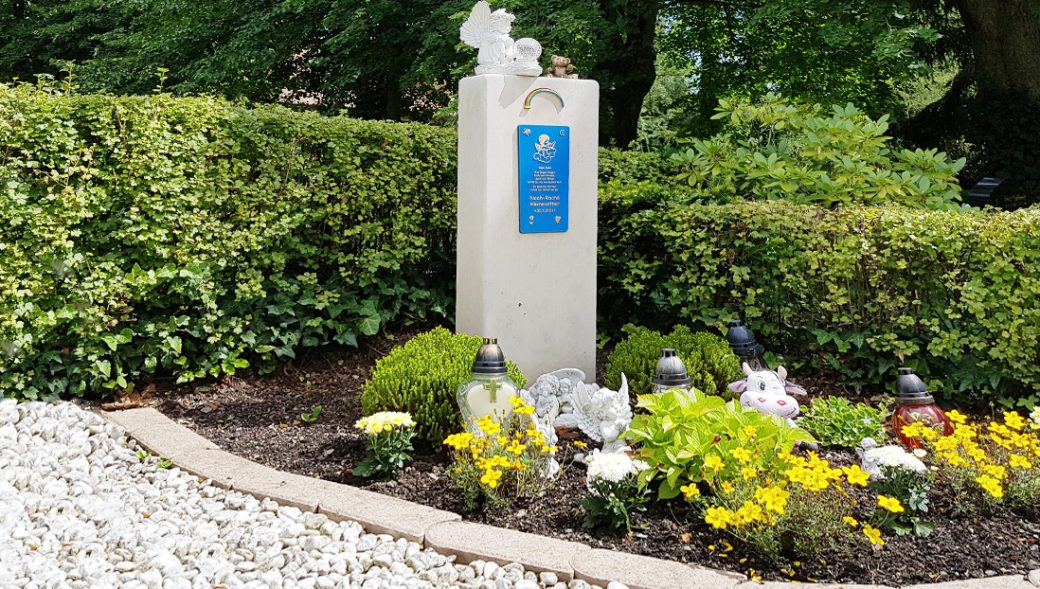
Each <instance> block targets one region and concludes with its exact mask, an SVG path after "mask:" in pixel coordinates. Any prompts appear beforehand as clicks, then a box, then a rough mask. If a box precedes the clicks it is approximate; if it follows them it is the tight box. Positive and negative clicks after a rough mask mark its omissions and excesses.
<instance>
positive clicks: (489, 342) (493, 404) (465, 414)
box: [456, 338, 519, 432]
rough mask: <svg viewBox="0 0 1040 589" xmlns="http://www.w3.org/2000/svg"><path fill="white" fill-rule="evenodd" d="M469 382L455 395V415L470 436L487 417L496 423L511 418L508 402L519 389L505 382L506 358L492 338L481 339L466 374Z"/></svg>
mask: <svg viewBox="0 0 1040 589" xmlns="http://www.w3.org/2000/svg"><path fill="white" fill-rule="evenodd" d="M470 372H471V375H470V380H469V382H466V383H463V384H462V385H461V386H460V387H459V390H458V393H456V399H457V400H458V403H459V411H461V412H462V419H463V422H464V423H465V424H466V429H467V430H469V431H470V432H477V431H479V428H477V421H479V420H480V419H481V418H483V417H486V416H488V415H490V416H492V417H494V418H495V419H496V420H498V421H499V422H502V421H504V420H505V419H507V418H508V417H509V416H510V415H512V414H513V401H512V398H513V397H515V396H517V395H518V394H519V387H517V386H516V383H515V382H513V381H512V379H510V378H509V368H508V366H507V365H506V356H505V354H504V353H503V352H502V348H501V347H499V345H498V340H497V339H495V338H484V342H483V344H482V345H481V346H480V349H479V350H477V355H476V357H475V358H474V359H473V367H472V368H471V370H470Z"/></svg>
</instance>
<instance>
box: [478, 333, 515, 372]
mask: <svg viewBox="0 0 1040 589" xmlns="http://www.w3.org/2000/svg"><path fill="white" fill-rule="evenodd" d="M471 370H472V372H473V374H483V375H489V376H505V375H506V374H508V372H509V369H508V367H507V366H506V355H505V354H504V353H502V348H500V347H499V345H498V339H497V338H493V337H486V338H484V343H483V344H482V345H481V346H480V349H479V350H477V356H476V358H474V359H473V368H472V369H471Z"/></svg>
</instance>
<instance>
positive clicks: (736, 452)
mask: <svg viewBox="0 0 1040 589" xmlns="http://www.w3.org/2000/svg"><path fill="white" fill-rule="evenodd" d="M729 454H730V456H732V457H734V458H736V459H737V460H738V461H740V463H741V464H747V463H748V462H751V452H749V451H748V449H747V448H734V449H732V450H730V451H729Z"/></svg>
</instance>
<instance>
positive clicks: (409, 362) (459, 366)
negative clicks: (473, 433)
mask: <svg viewBox="0 0 1040 589" xmlns="http://www.w3.org/2000/svg"><path fill="white" fill-rule="evenodd" d="M481 341H482V340H481V339H480V338H479V337H475V336H472V335H467V334H464V333H460V334H453V333H451V332H450V331H448V330H447V329H445V328H443V327H438V328H436V329H433V330H431V331H427V332H426V333H422V334H419V335H417V336H415V337H414V338H412V339H411V340H409V341H408V342H407V343H405V344H404V345H403V346H397V347H396V348H394V349H393V350H391V351H390V353H389V354H387V355H386V356H385V357H383V358H380V359H379V360H377V361H376V368H375V370H374V371H373V372H372V378H371V379H370V380H369V381H368V382H366V383H365V390H364V392H363V393H362V395H361V411H362V413H364V414H365V415H371V414H373V413H377V412H379V411H407V412H409V413H411V414H412V418H413V419H415V428H416V432H417V433H418V435H419V436H420V437H422V438H424V439H426V440H428V441H429V442H430V443H432V444H434V445H438V446H439V445H440V443H441V441H443V440H444V438H446V437H448V436H449V435H450V434H453V433H455V432H457V431H459V430H460V429H461V428H462V417H461V414H460V413H459V407H458V404H457V403H456V402H455V393H456V391H457V390H458V388H459V385H461V384H462V383H464V382H466V380H467V379H469V377H470V367H471V366H472V365H473V357H474V356H475V355H476V354H477V350H478V349H480V344H481ZM506 353H508V350H506ZM507 363H508V366H509V378H511V379H512V380H513V382H515V383H516V384H517V386H520V387H522V386H524V385H525V384H527V379H526V378H525V377H524V375H523V373H522V372H520V369H519V368H517V366H516V364H514V363H513V362H512V361H507Z"/></svg>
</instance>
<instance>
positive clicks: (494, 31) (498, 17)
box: [459, 0, 542, 77]
mask: <svg viewBox="0 0 1040 589" xmlns="http://www.w3.org/2000/svg"><path fill="white" fill-rule="evenodd" d="M515 18H516V17H515V16H513V15H512V14H509V13H508V12H506V11H505V10H504V9H501V8H499V9H498V10H496V11H494V12H491V6H489V5H488V3H487V2H486V0H480V1H479V2H477V3H476V5H474V6H473V10H471V11H470V13H469V18H468V19H466V22H464V23H462V28H461V29H460V30H459V38H460V39H461V40H462V41H463V42H464V43H465V44H467V45H469V46H470V47H476V48H477V70H476V71H477V74H512V75H517V76H533V77H537V76H539V75H540V74H541V73H542V67H541V66H540V65H539V64H538V58H539V57H541V55H542V46H541V45H540V44H539V43H538V41H535V40H534V39H529V38H523V39H518V40H516V41H513V39H512V37H510V36H509V32H510V30H511V29H512V28H513V20H514V19H515Z"/></svg>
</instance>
